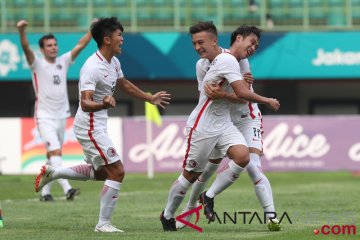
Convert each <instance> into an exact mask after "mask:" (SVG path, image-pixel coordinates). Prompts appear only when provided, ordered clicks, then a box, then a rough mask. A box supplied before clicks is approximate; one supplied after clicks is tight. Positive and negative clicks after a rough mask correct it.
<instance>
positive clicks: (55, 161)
mask: <svg viewBox="0 0 360 240" xmlns="http://www.w3.org/2000/svg"><path fill="white" fill-rule="evenodd" d="M50 165H51V166H53V167H54V168H61V167H62V159H61V156H51V157H50ZM57 181H58V183H59V184H60V186H61V187H62V189H63V191H64V193H65V194H66V193H67V192H68V191H69V190H70V189H71V185H70V183H69V181H68V180H66V179H62V178H59V179H58V180H57Z"/></svg>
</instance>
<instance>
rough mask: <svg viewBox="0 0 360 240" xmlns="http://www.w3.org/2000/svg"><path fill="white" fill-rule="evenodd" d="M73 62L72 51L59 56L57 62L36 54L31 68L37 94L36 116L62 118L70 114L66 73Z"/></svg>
mask: <svg viewBox="0 0 360 240" xmlns="http://www.w3.org/2000/svg"><path fill="white" fill-rule="evenodd" d="M71 63H72V61H71V52H67V53H65V54H63V55H61V56H60V57H57V58H56V60H55V63H49V62H47V61H46V60H45V59H44V58H38V57H36V56H35V58H34V62H33V63H32V65H31V66H30V68H31V71H32V80H33V86H34V90H35V95H36V101H35V117H36V118H56V119H60V118H67V117H69V116H70V108H69V99H68V92H67V78H66V75H67V70H68V68H69V66H70V64H71Z"/></svg>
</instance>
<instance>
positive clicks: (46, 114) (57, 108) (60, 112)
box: [17, 20, 91, 201]
mask: <svg viewBox="0 0 360 240" xmlns="http://www.w3.org/2000/svg"><path fill="white" fill-rule="evenodd" d="M27 25H28V22H27V21H26V20H21V21H19V22H18V23H17V28H18V31H19V35H20V42H21V46H22V49H23V50H24V53H25V56H26V60H27V63H28V64H29V66H30V69H31V72H32V80H33V86H34V91H35V95H36V100H35V114H34V117H35V122H36V126H37V129H38V131H39V133H40V137H41V140H42V142H43V143H44V145H45V147H46V151H47V153H46V158H47V161H46V164H48V165H51V166H53V167H54V168H58V167H62V158H61V155H62V144H63V140H64V132H65V127H66V119H67V118H68V117H70V108H69V99H68V93H67V78H66V75H67V71H68V69H69V67H70V65H71V64H72V62H73V61H74V60H75V58H76V57H77V56H78V55H79V54H80V52H81V50H83V49H84V48H85V47H86V45H87V44H88V43H89V42H90V40H91V33H90V31H88V32H87V33H86V34H85V35H84V36H83V37H82V38H81V39H80V40H79V42H78V43H77V44H76V45H75V46H74V48H73V49H72V50H71V51H69V52H66V53H65V54H63V55H61V56H58V45H57V40H56V38H55V36H54V35H52V34H47V35H44V36H43V37H41V38H40V40H39V46H40V50H41V52H42V54H43V56H44V57H43V58H39V57H37V56H36V55H35V54H34V52H33V50H32V49H31V48H30V45H29V41H28V39H27V36H26V32H25V29H26V27H27ZM58 182H59V183H60V185H61V187H62V189H63V191H64V194H65V195H66V199H67V200H73V199H74V197H75V195H78V194H79V193H80V189H74V188H72V187H71V185H70V183H69V181H68V180H66V179H58ZM51 186H52V183H49V184H47V185H46V186H45V187H44V188H43V189H42V191H41V194H40V200H41V201H53V200H54V199H53V197H52V195H51V192H50V191H51Z"/></svg>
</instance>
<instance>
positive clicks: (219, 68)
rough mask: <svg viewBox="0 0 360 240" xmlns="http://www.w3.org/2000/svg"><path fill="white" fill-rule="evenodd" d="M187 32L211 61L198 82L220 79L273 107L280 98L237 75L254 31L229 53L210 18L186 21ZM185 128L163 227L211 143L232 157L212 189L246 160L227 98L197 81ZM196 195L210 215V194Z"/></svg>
mask: <svg viewBox="0 0 360 240" xmlns="http://www.w3.org/2000/svg"><path fill="white" fill-rule="evenodd" d="M189 32H190V34H191V36H192V43H193V46H194V49H195V51H196V52H197V53H198V54H199V55H200V57H201V58H204V59H207V60H208V61H209V62H210V63H211V64H210V65H209V67H208V68H207V69H206V74H205V76H202V77H203V80H202V82H203V83H204V84H203V86H204V85H206V84H210V85H220V86H221V87H222V89H224V91H226V92H231V91H232V90H233V91H234V92H235V93H236V95H237V96H238V97H243V98H244V99H246V100H249V101H253V102H259V103H264V104H266V105H268V106H269V107H270V108H272V109H274V110H277V109H278V108H279V106H280V104H279V102H278V101H277V100H276V99H272V98H266V97H262V96H259V95H257V94H255V93H254V92H252V91H250V90H249V89H248V87H247V86H246V85H245V84H244V83H243V82H244V81H242V79H243V77H242V75H241V74H240V68H239V60H240V59H244V58H246V57H247V56H249V55H251V53H252V52H253V51H255V47H256V46H257V43H258V39H259V37H258V36H257V35H256V34H254V33H252V34H251V35H249V36H247V37H246V38H245V37H244V38H241V39H239V40H240V41H241V42H242V48H239V49H237V51H236V52H235V53H234V55H232V54H229V53H227V52H224V53H223V52H222V49H221V48H220V47H219V46H218V42H217V30H216V27H215V25H214V24H213V23H212V22H199V23H198V24H196V25H194V26H192V27H190V29H189ZM199 61H201V60H199ZM200 64H201V63H200ZM200 64H199V62H198V63H197V65H196V67H197V71H196V73H198V72H199V69H198V68H199V67H200ZM197 77H198V78H199V77H200V76H199V75H198V76H197ZM186 130H187V143H188V145H187V149H186V153H185V158H184V164H183V168H184V170H183V171H182V173H181V175H180V176H179V178H178V179H177V180H176V181H175V182H174V184H173V185H172V186H171V188H170V191H169V197H168V202H167V205H166V207H165V209H164V211H163V212H162V213H161V215H160V221H161V223H162V225H163V230H164V231H176V230H177V229H176V225H175V219H174V215H175V212H176V210H177V208H178V207H179V205H180V204H181V202H182V200H183V199H184V197H185V194H186V192H187V190H188V189H189V187H190V186H191V185H192V184H193V183H194V182H195V181H196V179H198V177H199V176H200V175H201V173H202V172H203V170H204V168H205V166H206V164H207V162H208V160H209V158H210V155H211V152H212V150H213V149H214V148H217V149H219V150H220V151H221V152H225V153H226V154H227V155H228V156H229V158H230V159H232V160H231V161H230V162H229V168H228V170H227V171H225V172H224V174H223V175H222V177H223V178H222V181H221V182H220V183H219V184H218V185H217V188H218V189H217V190H219V189H220V191H221V190H223V189H225V188H226V187H228V186H229V185H231V184H232V183H233V182H234V181H235V180H236V179H237V178H238V177H239V175H240V174H241V172H242V171H243V170H244V167H245V166H246V165H247V164H248V162H249V152H248V147H247V144H246V141H245V139H244V137H243V136H242V134H241V133H240V132H239V131H238V130H237V129H236V127H235V126H234V125H233V123H232V122H231V119H230V103H229V102H228V101H227V100H224V99H217V100H212V99H210V98H208V97H207V96H206V94H205V91H204V88H203V87H201V88H200V97H199V103H198V105H197V106H196V107H195V109H194V110H193V111H192V113H191V114H190V116H189V118H188V121H187V124H186ZM202 201H203V203H204V205H205V208H204V211H205V215H206V217H207V218H208V219H212V218H213V217H214V211H213V206H214V198H210V197H207V196H204V197H203V199H202Z"/></svg>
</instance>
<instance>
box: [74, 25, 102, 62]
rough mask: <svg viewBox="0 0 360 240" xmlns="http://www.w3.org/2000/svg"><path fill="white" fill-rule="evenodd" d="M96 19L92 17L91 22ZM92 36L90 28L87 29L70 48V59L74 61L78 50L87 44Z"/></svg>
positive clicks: (78, 52)
mask: <svg viewBox="0 0 360 240" xmlns="http://www.w3.org/2000/svg"><path fill="white" fill-rule="evenodd" d="M97 21H98V20H97V19H94V20H93V21H92V22H91V24H94V23H95V22H97ZM91 38H92V35H91V32H90V30H88V31H87V32H86V33H85V35H84V36H83V37H82V38H81V39H80V40H79V42H78V43H77V44H76V45H75V47H74V48H73V49H72V50H71V60H72V61H74V60H75V58H76V57H77V56H78V55H79V54H80V52H81V51H82V50H83V49H84V48H85V47H86V45H88V43H89V42H90V40H91Z"/></svg>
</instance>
